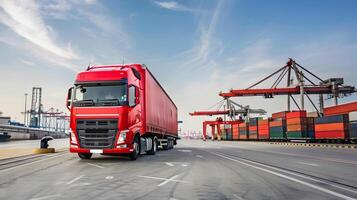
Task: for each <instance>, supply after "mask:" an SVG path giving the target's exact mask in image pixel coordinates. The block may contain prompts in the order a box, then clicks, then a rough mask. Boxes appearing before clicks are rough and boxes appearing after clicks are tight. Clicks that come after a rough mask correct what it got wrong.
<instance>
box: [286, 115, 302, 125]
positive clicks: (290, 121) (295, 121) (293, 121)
mask: <svg viewBox="0 0 357 200" xmlns="http://www.w3.org/2000/svg"><path fill="white" fill-rule="evenodd" d="M306 123H307V118H305V117H304V118H290V119H286V124H287V125H289V124H306Z"/></svg>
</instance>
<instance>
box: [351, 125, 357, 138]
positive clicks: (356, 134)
mask: <svg viewBox="0 0 357 200" xmlns="http://www.w3.org/2000/svg"><path fill="white" fill-rule="evenodd" d="M350 138H352V139H357V121H353V122H350Z"/></svg>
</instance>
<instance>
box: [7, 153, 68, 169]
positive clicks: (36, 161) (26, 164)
mask: <svg viewBox="0 0 357 200" xmlns="http://www.w3.org/2000/svg"><path fill="white" fill-rule="evenodd" d="M65 154H66V153H63V154H60V155H56V156H51V157H47V158H44V159H41V160H35V161H33V162H29V163H25V164H22V165H16V166H13V167H9V168H6V169H1V170H0V171H1V172H5V171H9V170H12V169H16V168H18V167H23V166H28V165H31V164H34V163H38V162H41V161H45V160H49V159H51V158H57V157H59V156H63V155H65Z"/></svg>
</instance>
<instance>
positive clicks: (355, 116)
mask: <svg viewBox="0 0 357 200" xmlns="http://www.w3.org/2000/svg"><path fill="white" fill-rule="evenodd" d="M348 117H349V120H350V121H357V111H353V112H350V113H348Z"/></svg>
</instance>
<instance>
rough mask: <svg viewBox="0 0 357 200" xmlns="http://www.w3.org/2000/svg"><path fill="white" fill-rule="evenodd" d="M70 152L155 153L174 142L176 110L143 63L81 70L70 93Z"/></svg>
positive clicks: (82, 154) (83, 155) (86, 154)
mask: <svg viewBox="0 0 357 200" xmlns="http://www.w3.org/2000/svg"><path fill="white" fill-rule="evenodd" d="M67 107H68V109H69V110H70V112H71V113H70V127H71V137H70V152H72V153H78V155H79V157H80V158H82V159H89V158H91V156H92V154H93V153H100V154H126V155H129V156H130V158H131V159H133V160H135V159H136V158H137V157H138V156H139V155H140V153H144V152H146V153H147V154H155V152H156V150H157V147H161V148H163V149H170V148H173V146H174V145H175V144H176V140H177V139H178V132H177V130H178V126H177V107H176V105H175V104H174V102H173V101H172V100H171V98H170V97H169V95H168V94H167V93H166V92H165V90H164V89H163V87H162V86H161V85H160V83H159V82H158V81H157V80H156V79H155V77H154V76H153V75H152V74H151V72H150V71H149V69H148V68H147V67H146V66H145V65H141V64H126V65H105V66H93V67H88V69H87V70H86V71H84V72H80V73H79V74H78V75H77V77H76V80H75V83H74V87H71V88H70V89H69V90H68V95H67Z"/></svg>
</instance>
